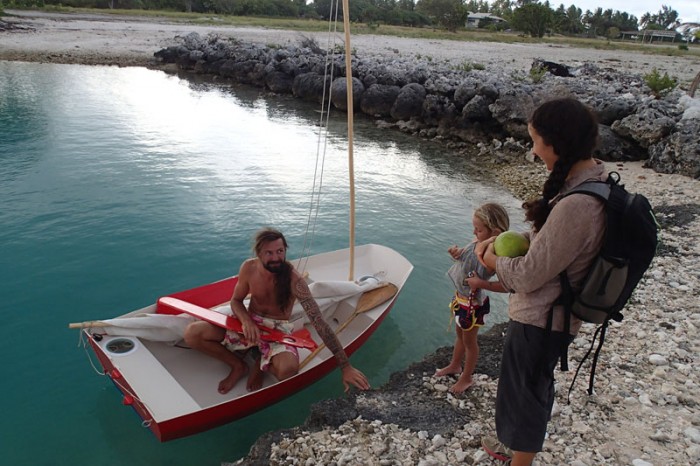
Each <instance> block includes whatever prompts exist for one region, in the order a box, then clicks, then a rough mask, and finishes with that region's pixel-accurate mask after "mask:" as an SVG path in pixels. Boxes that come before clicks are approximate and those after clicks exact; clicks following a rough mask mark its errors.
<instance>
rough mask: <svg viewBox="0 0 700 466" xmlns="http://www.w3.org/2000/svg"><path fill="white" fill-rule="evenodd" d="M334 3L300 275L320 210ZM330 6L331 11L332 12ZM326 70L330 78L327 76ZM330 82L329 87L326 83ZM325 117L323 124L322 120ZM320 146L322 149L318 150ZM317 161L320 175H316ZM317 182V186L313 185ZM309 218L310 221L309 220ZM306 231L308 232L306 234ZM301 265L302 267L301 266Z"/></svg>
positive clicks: (332, 57)
mask: <svg viewBox="0 0 700 466" xmlns="http://www.w3.org/2000/svg"><path fill="white" fill-rule="evenodd" d="M338 4H339V2H338V1H337V0H334V1H333V2H332V3H331V11H334V14H333V15H330V16H329V21H328V40H327V42H326V56H325V61H324V69H323V94H322V98H321V116H320V117H319V125H318V126H319V131H318V140H317V143H316V166H315V169H314V181H313V186H312V190H311V201H310V203H309V214H308V218H307V223H306V231H305V233H304V243H303V246H302V252H301V255H300V257H299V260H298V263H297V270H299V272H300V273H302V274H303V273H304V272H305V271H306V266H307V263H308V260H309V256H310V255H311V248H312V244H313V240H314V237H315V235H316V226H317V225H318V216H319V212H320V207H321V191H322V189H321V188H322V186H323V173H324V167H325V161H326V154H327V147H328V133H329V130H328V126H329V125H328V124H329V121H330V109H331V105H332V96H331V93H330V84H332V82H333V77H334V75H335V47H334V46H333V45H334V44H332V37H333V36H334V35H335V33H337V31H338ZM333 6H335V9H334V10H333ZM329 69H330V76H329ZM329 80H330V84H329ZM324 116H325V121H324ZM321 146H323V148H322V149H321ZM319 160H320V173H319ZM317 180H318V183H317ZM312 218H313V220H312ZM309 231H310V233H309ZM302 262H303V265H302Z"/></svg>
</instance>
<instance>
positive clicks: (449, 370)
mask: <svg viewBox="0 0 700 466" xmlns="http://www.w3.org/2000/svg"><path fill="white" fill-rule="evenodd" d="M461 372H462V366H460V365H458V364H450V365H449V366H445V367H443V368H442V369H438V370H436V371H435V377H442V376H444V375H452V374H459V373H461Z"/></svg>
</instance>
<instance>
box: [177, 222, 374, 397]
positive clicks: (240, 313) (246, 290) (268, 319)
mask: <svg viewBox="0 0 700 466" xmlns="http://www.w3.org/2000/svg"><path fill="white" fill-rule="evenodd" d="M253 250H254V252H255V257H254V258H252V259H248V260H246V261H245V262H243V264H242V265H241V268H240V270H239V272H238V282H237V283H236V287H235V288H234V290H233V296H232V297H231V310H232V311H233V314H234V315H235V316H236V317H237V318H238V320H240V321H241V324H242V326H243V333H242V334H240V333H236V332H233V331H230V330H226V329H224V328H221V327H217V326H215V325H213V324H210V323H208V322H204V321H196V322H193V323H191V324H190V325H188V326H187V329H186V330H185V342H186V343H187V344H188V345H189V346H190V347H191V348H193V349H196V350H198V351H201V352H203V353H205V354H208V355H209V356H212V357H214V358H216V359H219V360H220V361H223V362H224V363H226V364H227V365H228V366H229V367H230V368H231V372H230V373H229V375H228V376H227V377H226V378H225V379H223V380H222V381H221V382H219V387H218V390H219V393H222V394H224V393H228V392H229V391H230V390H231V389H232V388H233V387H234V386H235V385H236V383H237V382H238V381H239V380H240V379H241V378H242V377H243V376H244V375H245V374H246V373H247V372H248V365H247V364H246V363H245V362H244V361H243V359H242V357H241V356H240V355H239V354H238V352H239V351H240V350H248V349H251V348H253V347H257V350H258V351H259V353H260V354H259V356H258V357H257V358H256V362H255V364H253V367H252V368H251V370H250V374H249V376H248V381H247V384H246V388H247V389H248V391H253V390H257V389H259V388H260V387H261V386H262V379H263V371H269V372H270V373H271V374H272V375H274V376H275V377H276V378H277V380H284V379H287V378H289V377H292V376H293V375H295V374H297V373H298V372H299V353H298V352H297V349H296V348H295V347H293V346H290V345H287V344H285V343H277V342H265V341H262V340H261V339H260V329H259V328H258V325H264V326H266V327H270V328H275V329H277V330H280V331H282V332H284V333H288V334H291V333H292V331H293V324H292V323H291V322H289V318H290V316H291V314H292V306H293V305H294V301H295V300H299V302H300V303H301V306H302V308H303V309H304V311H305V312H306V315H307V316H308V318H309V321H310V322H311V324H312V325H313V326H314V328H315V329H316V331H317V332H318V334H319V336H320V337H321V339H322V340H323V343H324V344H325V345H326V347H327V348H328V349H329V350H330V351H331V352H332V353H333V355H334V356H335V358H336V360H337V361H338V366H339V367H340V370H341V372H342V380H343V385H344V387H345V391H348V390H349V388H350V385H353V386H355V387H357V388H359V389H360V390H367V389H368V388H369V381H368V380H367V377H365V375H364V374H363V373H362V372H360V371H359V370H357V369H355V368H354V367H353V366H352V365H350V361H349V360H348V356H347V354H345V350H344V349H343V346H342V345H341V344H340V341H338V337H337V336H336V335H335V332H333V330H332V329H331V328H330V327H329V326H328V324H327V323H326V321H325V320H323V316H322V315H321V311H320V310H319V308H318V304H317V303H316V301H315V300H314V298H313V296H311V291H310V290H309V287H308V285H307V284H306V281H305V280H304V279H303V277H302V276H301V274H299V272H298V271H297V270H296V269H295V268H294V266H292V264H291V263H289V262H288V261H287V258H286V256H287V240H286V239H285V238H284V235H283V234H282V233H281V232H279V231H278V230H275V229H273V228H263V229H262V230H260V231H258V232H257V233H256V234H255V237H254V246H253ZM248 294H250V302H249V304H248V308H246V306H245V304H243V300H244V299H245V298H246V297H247V296H248Z"/></svg>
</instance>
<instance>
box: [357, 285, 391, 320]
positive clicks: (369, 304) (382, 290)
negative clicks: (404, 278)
mask: <svg viewBox="0 0 700 466" xmlns="http://www.w3.org/2000/svg"><path fill="white" fill-rule="evenodd" d="M398 291H399V288H398V287H397V286H396V285H394V284H393V283H387V284H386V285H383V286H380V287H379V288H375V289H373V290H369V291H365V292H364V293H362V296H360V300H359V301H358V302H357V308H356V310H355V312H356V313H357V314H360V313H362V312H367V311H369V310H370V309H374V308H375V307H377V306H379V305H380V304H384V303H385V302H387V301H389V300H390V299H391V298H393V297H394V296H396V293H398Z"/></svg>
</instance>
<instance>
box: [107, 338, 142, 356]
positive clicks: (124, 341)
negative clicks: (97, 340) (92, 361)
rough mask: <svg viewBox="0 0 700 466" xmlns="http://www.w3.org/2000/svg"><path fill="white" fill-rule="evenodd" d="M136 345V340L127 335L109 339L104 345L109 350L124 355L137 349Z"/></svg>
mask: <svg viewBox="0 0 700 466" xmlns="http://www.w3.org/2000/svg"><path fill="white" fill-rule="evenodd" d="M136 346H137V342H136V340H134V339H132V338H126V337H117V338H112V339H111V340H109V341H107V342H106V343H105V345H104V347H105V349H106V350H107V352H109V353H111V354H114V355H118V356H123V355H125V354H129V353H131V352H132V351H134V350H135V349H136Z"/></svg>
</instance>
